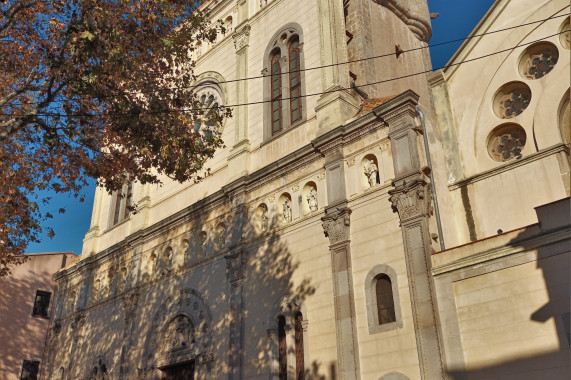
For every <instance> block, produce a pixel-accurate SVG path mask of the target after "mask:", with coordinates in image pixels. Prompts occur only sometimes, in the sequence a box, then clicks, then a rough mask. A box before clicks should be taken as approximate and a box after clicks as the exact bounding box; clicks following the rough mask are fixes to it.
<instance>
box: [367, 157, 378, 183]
mask: <svg viewBox="0 0 571 380" xmlns="http://www.w3.org/2000/svg"><path fill="white" fill-rule="evenodd" d="M378 171H379V169H377V165H375V163H374V162H373V161H372V160H371V161H369V163H368V164H367V165H365V175H366V176H367V180H368V181H369V187H373V186H375V185H376V184H377V172H378Z"/></svg>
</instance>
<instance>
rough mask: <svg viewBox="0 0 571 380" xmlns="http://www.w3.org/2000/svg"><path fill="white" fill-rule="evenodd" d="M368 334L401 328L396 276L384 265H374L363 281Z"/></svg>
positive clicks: (392, 270)
mask: <svg viewBox="0 0 571 380" xmlns="http://www.w3.org/2000/svg"><path fill="white" fill-rule="evenodd" d="M365 299H366V301H367V322H368V325H369V334H377V333H381V332H384V331H390V330H396V329H398V328H401V327H403V321H402V313H401V310H400V298H399V290H398V285H397V274H396V272H395V270H394V269H393V268H391V267H390V266H388V265H385V264H379V265H375V266H374V267H373V269H371V271H370V272H369V273H368V274H367V278H366V279H365Z"/></svg>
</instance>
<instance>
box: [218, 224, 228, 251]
mask: <svg viewBox="0 0 571 380" xmlns="http://www.w3.org/2000/svg"><path fill="white" fill-rule="evenodd" d="M216 239H217V242H216V244H217V246H218V248H224V247H225V246H226V227H225V226H220V227H219V229H218V236H217V238H216Z"/></svg>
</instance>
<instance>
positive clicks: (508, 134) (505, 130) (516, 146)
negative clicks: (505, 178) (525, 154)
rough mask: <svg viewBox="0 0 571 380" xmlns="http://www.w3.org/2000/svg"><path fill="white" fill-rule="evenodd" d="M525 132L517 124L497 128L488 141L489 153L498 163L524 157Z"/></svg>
mask: <svg viewBox="0 0 571 380" xmlns="http://www.w3.org/2000/svg"><path fill="white" fill-rule="evenodd" d="M525 142H526V134H525V130H524V129H523V128H522V127H521V126H519V125H517V124H505V125H502V126H499V127H497V128H495V129H494V130H493V131H492V132H491V133H490V137H489V139H488V153H489V154H490V157H492V158H493V159H494V160H496V161H498V162H506V161H510V160H512V159H514V158H515V159H519V158H521V157H522V155H521V151H522V150H523V148H524V147H525Z"/></svg>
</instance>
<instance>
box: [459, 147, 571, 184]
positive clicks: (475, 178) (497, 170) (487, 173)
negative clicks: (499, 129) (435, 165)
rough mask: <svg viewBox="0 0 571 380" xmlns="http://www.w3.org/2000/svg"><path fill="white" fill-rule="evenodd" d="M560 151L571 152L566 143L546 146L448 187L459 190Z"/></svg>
mask: <svg viewBox="0 0 571 380" xmlns="http://www.w3.org/2000/svg"><path fill="white" fill-rule="evenodd" d="M559 152H566V153H569V147H568V146H567V145H565V144H564V143H560V144H556V145H553V146H551V147H549V148H545V149H543V150H540V151H539V152H535V153H532V154H529V155H527V156H524V157H522V158H520V159H519V160H513V161H510V162H507V163H504V164H503V165H499V166H497V167H495V168H493V169H489V170H485V171H483V172H481V173H478V174H476V175H473V176H470V177H467V178H464V179H461V180H459V181H456V182H454V183H451V184H450V185H448V189H449V190H457V189H459V188H462V187H465V186H468V185H471V184H473V183H476V182H478V181H482V180H484V179H488V178H491V177H494V176H496V175H498V174H502V173H504V172H507V171H510V170H513V169H515V168H517V167H520V166H523V165H527V164H529V163H531V162H534V161H538V160H541V159H543V158H546V157H549V156H552V155H554V154H557V153H559Z"/></svg>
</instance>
